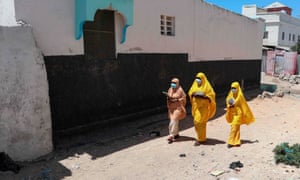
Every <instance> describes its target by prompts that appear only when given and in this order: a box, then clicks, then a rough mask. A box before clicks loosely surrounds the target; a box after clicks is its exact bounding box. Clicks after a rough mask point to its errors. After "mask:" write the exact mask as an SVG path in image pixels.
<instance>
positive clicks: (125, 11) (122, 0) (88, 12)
mask: <svg viewBox="0 0 300 180" xmlns="http://www.w3.org/2000/svg"><path fill="white" fill-rule="evenodd" d="M110 8H111V9H113V10H116V11H118V12H119V13H121V14H122V15H123V16H124V17H125V26H124V27H123V30H122V40H121V43H124V42H125V40H126V32H127V28H128V26H131V25H132V24H133V0H75V39H77V40H79V39H80V38H81V37H82V33H83V24H84V22H85V21H93V20H94V16H95V13H96V12H97V10H98V9H110Z"/></svg>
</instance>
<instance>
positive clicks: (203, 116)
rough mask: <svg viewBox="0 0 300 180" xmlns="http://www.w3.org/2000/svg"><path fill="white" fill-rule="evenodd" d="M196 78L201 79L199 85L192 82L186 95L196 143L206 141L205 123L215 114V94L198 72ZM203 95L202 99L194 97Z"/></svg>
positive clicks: (203, 76)
mask: <svg viewBox="0 0 300 180" xmlns="http://www.w3.org/2000/svg"><path fill="white" fill-rule="evenodd" d="M196 78H200V79H201V84H199V83H198V82H197V81H196V80H194V82H193V84H192V86H191V88H190V90H189V92H188V95H189V98H190V102H191V106H192V116H193V118H194V126H195V131H196V134H197V141H198V142H205V141H206V123H207V121H208V120H209V119H210V118H212V117H213V116H214V115H215V113H216V100H215V98H216V94H215V91H214V89H213V88H212V86H211V85H210V83H209V81H208V80H207V78H206V76H205V74H204V73H202V72H199V73H198V74H197V75H196ZM199 92H201V93H203V95H204V97H197V96H194V94H195V93H199Z"/></svg>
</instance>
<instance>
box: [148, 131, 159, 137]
mask: <svg viewBox="0 0 300 180" xmlns="http://www.w3.org/2000/svg"><path fill="white" fill-rule="evenodd" d="M149 135H150V136H151V137H158V136H160V132H159V131H151V132H150V133H149Z"/></svg>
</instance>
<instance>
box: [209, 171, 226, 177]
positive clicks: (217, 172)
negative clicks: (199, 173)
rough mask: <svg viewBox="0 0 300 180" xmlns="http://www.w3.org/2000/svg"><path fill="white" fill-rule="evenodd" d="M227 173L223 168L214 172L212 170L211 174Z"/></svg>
mask: <svg viewBox="0 0 300 180" xmlns="http://www.w3.org/2000/svg"><path fill="white" fill-rule="evenodd" d="M224 173H225V171H223V170H215V171H212V172H210V174H211V175H213V176H216V177H217V176H220V175H221V174H224Z"/></svg>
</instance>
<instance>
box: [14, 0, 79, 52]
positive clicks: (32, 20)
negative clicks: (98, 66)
mask: <svg viewBox="0 0 300 180" xmlns="http://www.w3.org/2000/svg"><path fill="white" fill-rule="evenodd" d="M15 7H16V19H17V20H20V19H21V20H23V21H25V22H27V23H29V24H31V25H32V27H33V34H34V37H35V39H36V41H37V44H38V47H40V48H41V50H42V52H43V54H44V55H46V56H50V55H76V54H83V41H82V40H83V39H82V38H81V39H80V40H76V39H75V38H74V26H75V25H74V24H75V23H74V21H75V19H74V13H75V12H74V11H75V9H74V7H75V5H74V0H50V1H49V0H38V1H37V0H16V1H15Z"/></svg>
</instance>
